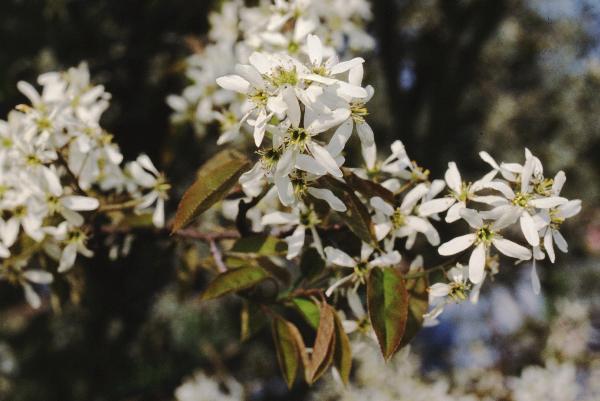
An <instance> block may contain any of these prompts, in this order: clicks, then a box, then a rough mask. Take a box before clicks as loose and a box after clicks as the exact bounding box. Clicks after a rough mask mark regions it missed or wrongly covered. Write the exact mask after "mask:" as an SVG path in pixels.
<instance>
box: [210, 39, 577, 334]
mask: <svg viewBox="0 0 600 401" xmlns="http://www.w3.org/2000/svg"><path fill="white" fill-rule="evenodd" d="M326 54H327V52H326V50H325V47H324V46H323V43H322V41H321V40H320V39H319V38H318V37H317V36H316V35H313V34H308V35H307V36H306V41H305V43H304V45H303V46H302V48H301V50H300V52H299V54H290V52H288V53H287V54H286V53H281V52H268V51H264V50H261V51H254V52H252V53H251V54H250V56H249V57H248V63H247V64H246V63H239V64H237V65H236V66H235V73H234V74H228V75H224V76H221V77H218V78H217V79H216V82H217V84H218V85H219V87H221V88H222V89H224V90H229V91H231V92H233V93H237V94H238V95H239V96H240V97H241V98H243V99H244V101H243V104H242V106H241V110H240V112H241V113H240V116H239V117H237V119H236V124H242V125H245V126H248V127H250V128H251V130H252V133H253V138H254V144H255V146H256V148H257V151H256V153H257V154H258V156H259V157H258V161H257V162H256V163H255V164H254V166H253V167H252V168H251V169H250V170H249V171H247V172H246V173H244V174H242V176H241V177H240V180H239V183H240V184H241V187H242V189H243V192H244V193H245V195H246V196H247V198H248V199H252V198H258V199H260V198H261V197H262V196H265V195H266V196H265V198H266V199H268V201H266V202H265V203H262V205H261V204H258V205H257V206H256V208H255V210H254V213H253V218H254V220H256V221H259V222H260V223H259V224H253V226H255V227H257V228H259V229H260V230H264V229H267V230H268V229H269V227H273V229H274V230H275V231H276V232H286V233H289V234H288V235H287V236H286V237H285V241H286V242H287V244H288V250H287V259H290V260H291V259H294V258H295V257H297V256H298V255H300V254H301V252H302V250H303V249H305V243H306V242H307V232H310V242H309V244H310V246H312V247H314V248H315V249H316V250H317V251H318V252H319V254H320V255H321V256H322V258H323V259H325V260H326V261H327V263H328V265H329V266H331V267H333V268H334V269H338V270H340V272H339V273H338V274H336V275H337V278H334V279H333V280H332V282H331V283H330V287H329V288H328V289H327V291H326V294H327V295H328V296H331V295H332V294H333V292H334V291H335V290H336V289H337V288H347V287H348V286H351V289H352V291H354V292H356V291H357V290H358V289H359V288H360V286H361V285H362V284H365V283H366V280H367V277H368V275H369V272H370V271H371V270H372V269H374V268H381V267H390V266H398V265H399V264H400V261H401V259H402V254H401V252H400V250H399V246H400V245H399V244H400V242H401V241H404V245H403V246H404V248H405V249H411V248H412V247H413V245H414V244H415V241H416V240H417V239H418V238H419V237H420V236H422V237H423V238H424V239H425V240H426V241H427V242H428V243H429V245H431V246H433V247H438V253H439V254H440V255H442V256H452V255H458V256H460V254H461V253H463V252H464V251H466V250H467V249H469V248H472V252H471V253H470V257H469V259H468V265H465V266H463V265H462V264H456V265H455V266H454V267H453V268H452V269H451V270H449V271H448V273H447V276H448V279H449V281H448V282H447V283H436V284H434V285H433V286H432V287H431V289H430V296H431V300H432V303H433V304H434V305H435V306H434V308H433V310H431V311H430V312H429V313H428V314H427V315H426V317H427V323H428V324H435V322H436V318H437V317H438V316H439V314H440V313H441V312H442V311H443V308H444V305H445V304H447V303H448V302H452V301H460V300H463V299H466V298H467V297H468V295H469V293H470V296H471V300H473V301H476V300H477V297H478V293H479V289H480V287H481V285H482V283H483V282H484V280H485V278H486V276H488V275H491V274H494V273H495V272H496V270H497V265H498V261H497V258H498V257H497V255H498V253H500V254H502V255H504V256H507V257H509V258H512V259H515V261H516V262H517V263H520V262H525V261H532V262H533V268H532V274H531V277H532V283H533V288H534V291H535V292H539V286H540V284H539V279H538V276H537V273H536V271H535V262H536V260H541V259H544V258H545V257H546V255H547V256H548V259H550V261H551V262H554V260H555V251H554V245H556V247H557V248H558V249H559V250H561V251H563V252H566V251H567V244H566V241H565V239H564V238H563V236H562V235H561V234H560V231H559V229H560V226H561V224H562V223H563V222H564V221H565V220H566V219H567V218H570V217H572V216H574V215H575V214H577V213H578V212H579V211H580V209H581V202H580V201H579V200H568V199H566V198H564V197H563V196H561V194H560V193H561V190H562V187H563V185H564V183H565V180H566V177H565V174H564V172H562V171H561V172H559V173H558V174H556V176H554V177H553V178H547V177H545V176H544V170H543V166H542V163H541V161H540V160H539V159H538V158H537V157H535V156H534V155H533V154H532V153H531V152H530V151H529V150H528V149H526V150H525V161H524V162H523V163H522V164H519V163H504V162H502V163H498V162H496V161H495V160H494V159H493V158H492V157H491V156H490V155H489V154H488V153H486V152H481V153H480V156H481V158H482V159H483V161H484V162H485V163H487V164H488V165H490V166H491V171H489V172H488V173H486V174H485V175H484V176H483V177H481V178H479V179H477V180H475V181H473V182H471V181H466V180H464V179H463V178H462V176H461V174H460V172H459V170H458V168H457V165H456V163H455V162H451V163H449V165H448V170H447V171H446V173H445V175H444V179H430V177H429V175H430V174H429V171H428V170H427V169H425V168H423V167H421V166H419V165H418V164H417V163H416V162H414V161H413V160H411V158H410V157H409V156H408V154H407V152H406V149H405V147H404V145H403V144H402V142H400V141H396V142H394V143H393V144H392V145H391V155H390V156H389V157H387V158H386V159H384V160H379V159H378V154H377V147H376V143H375V134H374V132H373V130H372V129H371V127H370V125H369V123H368V122H367V118H368V115H369V110H368V105H367V103H368V101H369V100H370V99H371V97H372V96H373V94H374V89H373V87H371V86H366V87H363V84H362V80H363V73H364V68H363V64H364V59H362V58H360V57H355V58H351V59H349V60H345V61H340V59H339V56H338V55H336V54H333V55H329V56H328V57H326ZM353 133H356V134H357V137H358V139H359V141H360V144H361V150H362V155H363V159H364V160H363V165H362V166H361V167H350V166H348V165H346V157H345V156H346V153H345V148H346V145H347V144H348V143H349V140H350V138H351V136H352V134H353ZM349 175H352V176H353V177H358V179H360V180H363V181H364V182H368V183H370V184H369V185H370V186H371V187H376V188H377V190H374V192H372V193H370V194H365V192H364V191H360V190H359V188H356V187H352V185H350V187H351V188H352V189H353V190H354V191H355V192H356V193H355V195H356V196H357V197H358V198H359V199H360V200H361V201H362V203H364V205H365V206H366V209H367V212H368V214H369V222H372V226H373V232H374V239H373V241H370V240H368V239H364V237H363V238H361V239H362V241H363V244H362V249H361V251H360V254H359V255H356V256H351V255H349V254H348V253H347V252H345V251H344V250H342V249H338V248H339V247H336V246H335V244H334V243H331V244H329V245H327V246H323V240H322V239H321V238H320V234H319V230H318V228H320V227H322V226H323V224H324V221H325V220H326V218H327V217H326V216H325V215H323V213H321V212H319V211H318V207H317V205H318V202H321V201H324V202H325V203H327V204H328V206H329V209H330V210H331V211H335V212H338V213H344V212H346V211H347V210H348V208H349V205H348V204H346V203H345V202H344V201H343V200H342V199H341V198H340V197H339V196H338V195H336V193H335V192H334V190H333V189H334V188H332V185H331V182H332V181H334V182H340V183H344V184H348V181H347V179H348V176H349ZM233 214H235V213H233ZM444 215H445V216H444ZM459 220H461V221H464V222H466V223H467V225H468V226H469V231H470V232H469V233H467V234H464V235H461V236H459V237H457V238H454V239H452V240H450V241H447V242H445V243H443V244H441V245H440V243H441V239H440V235H439V233H438V230H437V228H436V225H438V224H440V223H442V222H445V223H448V224H450V223H455V222H457V221H459ZM369 224H371V223H369ZM515 228H518V230H515ZM513 231H520V234H517V235H516V237H519V236H522V237H523V239H524V241H523V240H518V241H517V242H515V241H513V240H512V239H509V238H508V237H507V236H508V235H510V234H513ZM329 242H331V241H329ZM519 242H520V243H519ZM447 267H451V266H447ZM339 268H341V269H339ZM344 268H349V269H351V272H349V274H344V273H343V271H344Z"/></svg>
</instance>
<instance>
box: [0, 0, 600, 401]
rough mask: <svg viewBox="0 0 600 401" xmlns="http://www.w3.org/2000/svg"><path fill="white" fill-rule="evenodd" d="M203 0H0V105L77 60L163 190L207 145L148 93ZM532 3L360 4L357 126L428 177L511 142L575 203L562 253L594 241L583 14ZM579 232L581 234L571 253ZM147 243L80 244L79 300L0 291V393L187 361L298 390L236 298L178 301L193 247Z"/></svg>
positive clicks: (160, 88) (592, 89)
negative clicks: (363, 63)
mask: <svg viewBox="0 0 600 401" xmlns="http://www.w3.org/2000/svg"><path fill="white" fill-rule="evenodd" d="M212 3H213V2H212V1H209V0H199V1H186V0H171V1H165V0H162V1H161V0H127V1H117V0H105V1H85V0H45V1H44V0H3V1H2V2H0V43H1V44H2V51H1V52H0V114H1V115H2V116H5V115H6V113H7V112H8V111H9V110H10V109H11V108H12V107H13V106H14V105H15V104H18V103H20V102H22V101H23V100H24V98H23V97H22V95H20V94H19V93H18V92H17V90H16V82H17V81H18V80H21V79H24V80H28V81H33V80H34V79H35V77H36V76H37V75H38V74H39V73H41V72H44V71H48V70H53V69H57V68H65V67H68V66H70V65H75V64H77V63H79V62H80V61H82V60H85V61H87V62H88V63H89V65H90V68H91V71H92V74H93V77H94V80H95V81H96V82H99V83H103V84H105V85H106V86H107V88H108V91H109V92H111V93H112V94H113V101H112V106H111V109H110V110H109V112H108V113H107V114H106V116H105V121H104V126H106V127H107V128H108V129H109V130H111V131H112V132H114V133H115V136H116V142H117V143H119V144H120V145H121V147H122V148H123V150H124V154H125V155H126V157H128V158H131V156H133V155H135V154H137V153H139V152H146V153H148V154H150V156H152V157H153V159H158V158H160V159H159V160H162V161H163V166H162V167H163V168H165V169H166V170H167V173H168V175H169V176H170V177H171V179H172V181H173V182H174V184H175V185H176V190H175V192H174V194H173V198H174V199H173V200H174V201H177V200H178V198H179V197H180V195H181V190H182V189H183V188H185V186H186V185H187V184H189V182H190V181H191V180H193V178H194V174H193V171H194V170H195V168H196V167H197V166H199V165H200V164H201V162H202V161H203V160H205V159H206V158H207V157H208V156H209V155H210V154H211V153H213V150H214V149H216V147H215V145H214V144H213V143H212V142H211V141H210V140H209V141H207V142H206V143H204V144H202V145H201V144H200V143H199V142H198V141H197V140H196V139H195V137H194V136H193V133H192V130H191V129H188V128H186V127H179V128H174V127H171V126H170V124H169V114H170V111H169V109H168V107H167V106H166V104H165V101H164V99H165V97H166V95H168V94H170V93H177V92H179V91H180V90H181V88H182V87H183V84H184V78H183V75H182V72H183V68H184V62H185V61H184V60H185V57H186V56H187V55H188V54H189V52H190V49H189V48H188V46H186V43H190V42H191V41H192V42H193V40H201V38H202V34H203V33H204V32H205V31H206V29H207V25H206V24H207V12H208V10H210V9H211V7H212ZM549 3H552V4H555V5H557V7H558V6H560V5H563V6H564V3H565V2H561V1H558V0H555V1H548V2H544V1H541V0H496V1H493V2H490V1H487V0H461V1H446V0H421V1H416V0H397V1H392V0H373V10H374V15H375V18H374V21H373V23H372V26H371V28H372V29H371V30H372V32H373V34H374V35H375V36H376V37H377V39H378V41H379V45H378V48H377V50H376V52H375V54H373V55H369V56H368V64H367V70H368V73H369V76H368V77H367V80H368V81H369V82H371V83H372V84H373V85H374V86H375V87H376V89H377V94H376V98H375V99H374V100H373V104H374V106H376V107H374V108H373V112H372V115H371V116H370V121H371V122H373V127H374V129H375V132H376V134H377V135H378V137H380V138H382V140H381V141H380V142H379V143H381V144H382V145H383V144H384V143H386V142H387V143H390V142H391V141H392V140H394V139H397V138H399V139H402V140H403V141H404V142H405V144H406V145H407V148H408V149H409V153H410V154H411V155H413V156H414V157H415V159H416V160H419V161H420V164H422V165H424V166H427V167H429V168H430V169H431V170H432V174H433V175H436V176H439V175H441V174H443V172H444V170H445V168H446V163H447V161H449V160H457V161H458V162H459V167H461V168H464V169H465V170H470V171H474V172H475V171H478V170H480V169H481V168H483V167H484V165H483V164H482V163H481V161H479V160H478V158H477V156H476V155H477V152H478V151H479V150H483V149H486V150H488V151H490V153H493V154H494V155H495V156H496V157H497V158H498V159H504V160H521V159H522V157H523V155H522V152H523V147H524V146H527V147H529V148H530V149H532V151H533V152H534V153H535V154H536V155H538V156H539V157H540V158H541V159H542V161H543V163H544V165H545V166H547V168H548V169H549V170H551V171H558V170H559V169H564V170H565V171H566V172H567V176H568V180H569V185H567V186H566V188H567V190H566V192H567V193H566V196H568V197H579V198H582V199H583V201H584V212H583V213H582V216H581V217H580V218H579V220H577V221H578V222H579V223H580V224H573V225H572V226H571V227H570V228H571V233H569V235H568V238H570V242H571V246H572V249H573V250H574V251H575V252H572V254H571V256H570V257H571V258H580V257H583V256H585V255H586V249H587V250H588V251H589V250H592V251H594V249H596V251H595V252H599V251H600V245H598V244H597V242H598V241H600V239H598V236H599V234H598V232H600V228H598V227H599V223H598V221H600V214H599V213H598V212H597V211H598V207H599V206H600V205H599V204H598V201H599V199H600V196H599V191H600V159H599V158H598V156H597V155H598V154H600V117H599V116H600V98H599V97H598V93H599V92H600V91H599V89H600V59H599V57H598V54H599V53H598V43H597V39H598V37H599V36H598V32H600V27H599V25H600V8H599V7H598V6H597V5H596V6H595V2H594V1H593V0H589V1H583V0H578V1H572V2H566V3H569V4H570V5H571V7H567V11H568V12H567V11H564V10H563V11H560V10H559V12H554V11H552V8H551V7H550V9H548V8H547V6H548V4H549ZM571 3H572V4H571ZM542 6H544V7H542ZM194 38H196V39H194ZM380 151H381V152H382V153H383V152H386V149H383V148H382V149H380ZM175 155H176V156H175ZM171 211H173V209H171ZM574 220H575V219H574ZM586 227H587V228H586ZM590 227H592V228H593V229H590ZM594 227H595V228H594ZM590 230H592V231H590ZM594 230H596V231H594ZM586 235H587V236H588V237H590V236H592V237H593V236H594V235H595V237H593V238H596V239H595V241H596V242H594V243H593V244H592V245H590V243H589V238H588V243H587V245H586V246H587V248H586V246H584V245H585V241H586V238H587V237H586ZM102 241H103V238H97V239H96V242H97V249H98V248H101V245H102ZM150 242H152V243H154V240H153V239H152V238H145V237H138V238H137V239H136V240H135V241H134V244H133V248H132V252H131V254H130V255H129V256H128V257H127V258H125V259H121V260H119V261H118V262H112V261H110V260H108V258H107V257H106V254H103V253H102V252H97V256H96V258H95V259H93V260H92V261H90V262H89V263H87V265H86V266H85V267H84V268H83V269H81V270H80V271H79V272H78V275H75V277H76V278H73V279H72V280H73V281H74V282H72V283H70V285H71V286H76V287H77V286H79V287H80V288H81V292H80V296H79V297H76V299H73V300H72V304H71V305H70V306H66V307H62V308H59V304H58V303H57V302H55V303H53V307H54V309H55V310H54V311H50V310H49V309H48V308H47V309H46V310H45V311H42V312H36V313H33V312H32V311H31V310H29V309H28V308H27V307H26V306H24V305H22V304H21V294H20V293H19V291H20V290H18V289H14V288H11V287H8V286H6V285H4V284H2V285H1V286H0V319H1V320H0V321H1V322H2V323H1V324H0V399H6V400H15V401H21V400H22V401H26V400H40V399H44V400H50V401H51V400H57V401H59V400H60V401H69V400H82V401H83V400H85V401H90V400H93V401H96V400H168V399H171V397H172V396H171V395H172V394H173V389H174V388H175V387H176V386H177V385H178V384H179V383H180V382H181V379H182V377H184V376H185V375H188V374H189V373H190V372H191V371H193V370H194V368H196V367H198V366H204V367H206V368H208V369H209V370H211V371H213V372H215V373H217V374H219V373H224V372H225V371H228V372H229V373H235V374H236V375H237V376H238V377H240V378H242V379H246V380H247V381H256V382H257V383H258V382H259V383H261V384H260V385H258V384H257V387H256V389H255V390H254V391H253V394H255V398H254V399H256V400H268V399H272V400H277V399H285V400H293V399H302V397H303V394H304V393H305V391H306V389H304V388H300V389H294V392H293V393H292V394H291V395H290V394H288V393H287V390H286V387H285V383H284V382H283V381H282V380H281V379H280V378H279V376H278V373H277V367H276V362H275V358H274V355H273V352H272V344H271V343H270V339H269V336H268V333H265V335H264V336H258V337H256V338H253V339H250V340H249V341H250V344H245V346H242V347H240V343H239V341H238V337H239V330H240V328H239V323H238V316H239V312H240V309H241V305H240V303H239V302H237V301H236V300H231V302H227V303H226V304H225V305H223V304H222V303H221V304H218V305H217V304H216V303H208V304H206V305H205V304H202V305H199V304H198V301H197V299H196V298H194V296H193V295H195V294H197V293H198V291H199V289H201V288H203V286H204V285H205V283H204V275H203V272H202V268H201V263H200V262H198V261H199V260H201V257H198V256H197V254H198V253H199V252H200V253H202V252H204V253H207V252H208V251H207V249H204V248H202V246H199V245H196V244H191V243H181V244H177V245H168V244H167V243H166V242H165V243H162V244H158V245H157V246H150V247H149V246H147V244H148V243H150ZM594 244H595V245H594ZM594 246H595V247H596V248H594ZM176 251H177V252H176ZM182 251H185V252H182ZM176 253H186V254H187V255H188V257H187V258H186V259H185V261H177V259H176V258H175V254H176ZM193 255H196V256H193ZM564 260H566V262H565V263H562V265H563V266H552V267H553V269H552V272H556V273H552V275H549V277H548V279H547V280H545V281H546V283H545V284H547V288H546V291H547V293H548V294H549V295H550V296H552V295H553V294H559V293H567V292H569V291H595V286H594V285H592V284H590V283H593V282H597V278H598V277H597V269H596V270H594V269H592V268H587V269H585V275H586V278H587V277H588V276H589V279H586V280H584V281H582V282H581V283H582V284H581V285H580V286H576V288H573V285H571V284H568V278H569V277H568V276H569V275H570V274H571V273H570V272H565V271H564V267H565V266H564V265H569V264H571V263H572V262H571V261H572V260H573V259H567V258H564ZM561 271H562V273H560V272H561ZM547 273H550V269H548V272H547ZM501 279H503V278H502V277H501ZM505 279H506V278H505ZM83 286H85V288H83ZM79 287H78V288H79ZM267 349H269V350H270V351H267ZM294 397H295V398H294Z"/></svg>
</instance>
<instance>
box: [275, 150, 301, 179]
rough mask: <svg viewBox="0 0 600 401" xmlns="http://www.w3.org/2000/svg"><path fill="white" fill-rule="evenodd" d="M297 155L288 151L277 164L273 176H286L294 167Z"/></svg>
mask: <svg viewBox="0 0 600 401" xmlns="http://www.w3.org/2000/svg"><path fill="white" fill-rule="evenodd" d="M297 155H298V153H297V152H295V151H293V150H292V149H288V150H286V151H285V153H284V154H283V155H282V156H281V158H280V159H279V161H278V162H277V167H276V169H275V176H287V175H288V174H289V173H290V172H291V171H292V169H293V168H294V166H295V165H296V158H297Z"/></svg>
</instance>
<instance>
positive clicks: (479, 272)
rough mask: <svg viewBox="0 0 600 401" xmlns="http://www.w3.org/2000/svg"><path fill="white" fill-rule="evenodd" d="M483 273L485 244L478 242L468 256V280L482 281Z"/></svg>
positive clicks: (474, 282)
mask: <svg viewBox="0 0 600 401" xmlns="http://www.w3.org/2000/svg"><path fill="white" fill-rule="evenodd" d="M484 274H485V245H483V244H479V245H477V247H475V249H474V250H473V252H472V253H471V257H470V258H469V280H471V282H472V283H473V284H477V283H480V282H482V281H483V277H484Z"/></svg>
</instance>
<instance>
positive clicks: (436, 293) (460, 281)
mask: <svg viewBox="0 0 600 401" xmlns="http://www.w3.org/2000/svg"><path fill="white" fill-rule="evenodd" d="M447 277H448V280H449V281H448V282H447V283H435V284H433V285H432V286H431V287H429V290H428V291H429V303H430V304H431V305H434V307H433V308H432V309H431V310H430V311H429V312H428V313H426V314H425V315H423V318H424V319H425V323H424V324H425V326H434V325H436V324H437V318H438V317H439V316H440V315H441V314H442V312H443V311H444V307H445V306H446V305H447V304H449V303H451V302H462V301H464V300H466V299H467V295H468V293H469V291H470V290H471V283H470V282H469V267H468V266H463V265H461V264H460V263H457V264H456V266H454V267H452V268H451V269H450V270H448V273H447Z"/></svg>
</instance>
